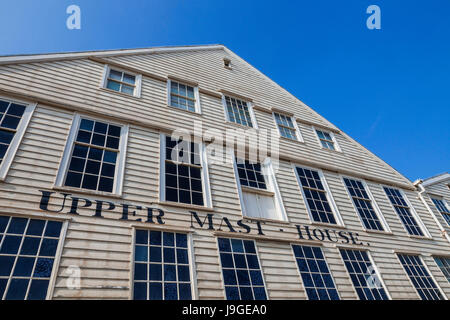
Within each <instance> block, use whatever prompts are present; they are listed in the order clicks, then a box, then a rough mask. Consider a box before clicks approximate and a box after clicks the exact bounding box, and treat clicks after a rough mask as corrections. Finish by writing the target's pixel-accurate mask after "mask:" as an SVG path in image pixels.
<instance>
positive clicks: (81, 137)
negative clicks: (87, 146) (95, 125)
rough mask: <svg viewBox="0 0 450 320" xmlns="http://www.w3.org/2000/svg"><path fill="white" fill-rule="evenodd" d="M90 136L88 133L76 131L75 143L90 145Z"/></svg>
mask: <svg viewBox="0 0 450 320" xmlns="http://www.w3.org/2000/svg"><path fill="white" fill-rule="evenodd" d="M91 135H92V133H91V132H89V131H83V130H80V131H78V136H77V141H78V142H83V143H90V142H91Z"/></svg>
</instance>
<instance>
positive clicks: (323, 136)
mask: <svg viewBox="0 0 450 320" xmlns="http://www.w3.org/2000/svg"><path fill="white" fill-rule="evenodd" d="M316 133H317V136H318V137H319V140H320V143H321V144H322V147H324V148H325V149H330V150H336V146H335V145H334V140H333V137H332V136H331V133H329V132H326V131H322V130H317V129H316Z"/></svg>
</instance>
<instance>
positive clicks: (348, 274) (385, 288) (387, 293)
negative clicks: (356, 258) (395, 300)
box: [338, 246, 392, 300]
mask: <svg viewBox="0 0 450 320" xmlns="http://www.w3.org/2000/svg"><path fill="white" fill-rule="evenodd" d="M341 249H342V250H356V251H365V252H366V253H367V256H368V257H369V260H370V263H371V264H372V267H373V270H374V271H375V273H376V275H377V277H378V279H379V280H380V282H381V286H382V287H383V289H384V291H385V292H386V295H387V297H388V298H389V300H392V296H391V294H390V293H389V290H388V289H387V286H386V283H385V282H384V280H383V277H381V272H380V269H378V266H377V265H376V263H375V260H374V259H373V257H372V253H371V252H370V251H369V250H368V249H359V248H354V247H346V246H338V250H339V257H340V258H341V261H342V265H345V260H344V258H343V257H342V254H341V251H340V250H341ZM344 269H345V272H346V273H347V276H348V280H349V281H350V283H351V285H352V288H353V292H354V293H355V295H356V297H357V298H358V300H361V298H360V297H359V294H358V292H357V291H356V288H355V284H354V283H353V281H352V278H351V276H350V271H348V269H347V267H346V266H344Z"/></svg>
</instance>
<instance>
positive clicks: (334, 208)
mask: <svg viewBox="0 0 450 320" xmlns="http://www.w3.org/2000/svg"><path fill="white" fill-rule="evenodd" d="M291 165H292V170H294V173H295V177H296V178H297V184H298V187H299V188H300V192H301V195H302V197H303V202H304V203H305V206H306V209H307V210H308V215H309V220H310V223H311V224H321V225H327V226H341V227H345V224H344V220H343V219H342V216H341V213H340V212H339V209H338V207H337V205H336V202H335V201H334V197H333V194H332V193H331V189H330V187H329V186H328V183H327V179H325V175H324V174H323V171H322V170H321V169H317V168H312V167H308V166H304V165H301V164H298V163H292V164H291ZM297 167H300V168H303V169H309V170H313V171H317V172H318V173H319V177H320V182H322V185H323V188H324V189H325V192H326V197H327V200H328V202H329V203H330V207H331V211H333V215H334V218H335V219H336V224H332V223H326V222H320V221H314V219H313V215H312V213H311V209H310V208H309V204H308V201H307V200H306V196H305V192H304V190H303V186H302V183H301V181H300V177H299V175H298V172H297Z"/></svg>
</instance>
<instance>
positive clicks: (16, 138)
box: [0, 97, 36, 181]
mask: <svg viewBox="0 0 450 320" xmlns="http://www.w3.org/2000/svg"><path fill="white" fill-rule="evenodd" d="M35 107H36V104H30V103H27V102H22V101H15V100H10V99H7V98H3V97H0V181H2V180H4V179H5V178H6V175H7V174H8V170H9V167H10V166H11V163H12V161H13V159H14V156H15V154H16V152H17V149H18V148H19V145H20V142H21V141H22V138H23V135H24V134H25V130H26V128H27V127H28V123H29V122H30V119H31V116H32V114H33V112H34V109H35Z"/></svg>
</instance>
